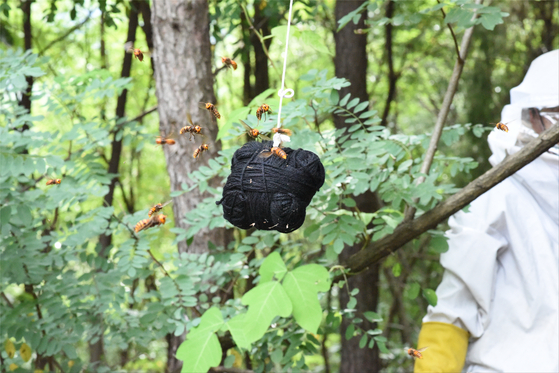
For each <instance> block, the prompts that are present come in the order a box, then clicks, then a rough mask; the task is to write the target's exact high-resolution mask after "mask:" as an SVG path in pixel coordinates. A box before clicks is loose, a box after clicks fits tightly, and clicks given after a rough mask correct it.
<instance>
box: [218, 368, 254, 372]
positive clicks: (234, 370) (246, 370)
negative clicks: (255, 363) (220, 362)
mask: <svg viewBox="0 0 559 373" xmlns="http://www.w3.org/2000/svg"><path fill="white" fill-rule="evenodd" d="M210 372H212V373H213V372H215V373H218V372H219V373H254V371H253V370H249V369H241V368H225V367H213V368H210Z"/></svg>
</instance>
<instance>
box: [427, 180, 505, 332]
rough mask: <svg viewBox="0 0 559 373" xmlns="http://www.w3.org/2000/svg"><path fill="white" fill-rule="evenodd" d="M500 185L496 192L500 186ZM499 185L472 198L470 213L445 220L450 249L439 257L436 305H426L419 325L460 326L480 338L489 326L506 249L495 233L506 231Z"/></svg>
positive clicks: (503, 240) (501, 186)
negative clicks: (440, 267)
mask: <svg viewBox="0 0 559 373" xmlns="http://www.w3.org/2000/svg"><path fill="white" fill-rule="evenodd" d="M499 186H500V187H499ZM503 187H505V186H504V185H503V184H500V185H498V186H497V187H495V188H494V189H492V190H491V191H489V192H488V193H486V194H484V195H482V196H480V197H479V198H478V199H476V200H475V201H474V202H473V203H472V205H471V207H470V212H468V213H465V212H462V211H461V212H458V213H457V214H455V215H454V216H453V217H451V218H450V219H449V225H450V228H451V229H450V230H449V231H448V232H447V233H446V235H447V237H448V243H449V250H448V251H447V252H446V253H444V254H442V255H441V264H442V265H443V267H444V268H445V272H444V275H443V280H442V282H441V284H440V285H439V287H438V288H437V297H438V302H437V305H436V306H434V307H432V306H429V308H428V309H427V315H426V316H425V317H424V319H423V322H429V321H438V322H444V323H448V324H452V325H455V326H458V327H460V328H462V329H465V330H466V331H468V332H469V333H470V334H471V335H472V336H473V337H479V336H481V334H483V331H484V329H485V328H486V327H487V324H488V322H489V319H488V314H489V310H490V307H491V301H492V298H493V295H494V288H495V276H496V273H497V266H498V262H497V260H498V256H499V254H501V253H502V251H503V250H505V249H506V247H507V240H506V239H505V238H504V237H503V236H502V235H501V234H500V233H499V232H502V231H503V229H505V230H506V219H505V212H504V210H505V209H504V208H503V207H504V206H501V203H504V201H503V199H502V198H500V196H499V193H500V191H499V190H501V192H502V191H503V190H502V189H503Z"/></svg>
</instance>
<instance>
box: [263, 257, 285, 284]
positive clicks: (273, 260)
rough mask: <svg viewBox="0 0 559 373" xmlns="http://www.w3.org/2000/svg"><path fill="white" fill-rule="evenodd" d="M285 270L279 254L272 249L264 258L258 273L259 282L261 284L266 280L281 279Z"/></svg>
mask: <svg viewBox="0 0 559 373" xmlns="http://www.w3.org/2000/svg"><path fill="white" fill-rule="evenodd" d="M286 272H287V267H286V266H285V263H284V262H283V260H282V259H281V256H280V254H279V253H278V252H277V251H274V252H273V253H271V254H270V255H268V256H267V257H266V259H264V261H263V262H262V265H261V266H260V269H259V270H258V273H259V274H260V283H261V284H263V283H265V282H268V281H272V279H273V278H274V276H275V278H276V279H277V280H278V281H281V279H282V278H283V276H284V275H285V273H286Z"/></svg>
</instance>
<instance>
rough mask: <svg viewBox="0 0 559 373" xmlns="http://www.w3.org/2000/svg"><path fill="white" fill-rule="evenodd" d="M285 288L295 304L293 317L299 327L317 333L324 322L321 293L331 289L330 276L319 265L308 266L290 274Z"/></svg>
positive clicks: (286, 279)
mask: <svg viewBox="0 0 559 373" xmlns="http://www.w3.org/2000/svg"><path fill="white" fill-rule="evenodd" d="M283 288H284V289H285V292H286V293H287V295H288V296H289V299H291V303H292V304H293V317H294V318H295V321H297V323H298V324H299V325H301V326H302V327H303V328H304V329H305V330H308V331H309V332H311V333H316V332H317V330H318V327H319V326H320V323H321V321H322V308H321V307H320V302H319V301H318V294H317V293H318V292H319V291H321V292H322V291H328V290H329V289H330V275H329V273H328V271H327V270H326V268H324V267H323V266H321V265H318V264H307V265H304V266H301V267H298V268H296V269H294V270H293V271H291V272H288V273H287V274H286V275H285V278H284V280H283Z"/></svg>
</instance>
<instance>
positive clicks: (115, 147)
mask: <svg viewBox="0 0 559 373" xmlns="http://www.w3.org/2000/svg"><path fill="white" fill-rule="evenodd" d="M131 5H132V6H131V9H130V14H129V15H128V35H127V39H126V40H127V41H132V42H134V41H135V40H136V29H137V27H138V6H139V2H138V1H133V2H131ZM131 68H132V54H131V53H126V52H124V60H123V61H122V70H121V73H120V76H121V78H127V77H129V76H130V69H131ZM127 96H128V90H127V89H124V90H123V91H122V93H121V94H120V95H119V96H118V99H117V104H116V112H115V114H116V117H117V118H122V117H124V116H125V115H126V99H127ZM116 136H117V134H116V133H115V134H113V140H112V142H111V158H110V159H109V169H108V172H109V174H112V175H116V174H118V166H119V164H120V156H121V154H122V139H121V140H117V139H116ZM117 182H118V180H117V177H113V179H112V180H111V183H110V184H109V191H108V193H107V194H106V195H105V197H104V198H103V203H104V205H105V206H112V205H113V199H114V192H115V188H116V184H117ZM112 239H113V236H112V234H102V235H101V236H99V252H98V255H100V256H106V255H108V252H107V251H108V249H109V247H110V246H111V243H112ZM98 322H99V324H101V325H103V316H102V315H99V316H98ZM103 332H104V330H103V328H101V332H100V334H99V339H98V340H97V342H95V343H90V344H89V354H90V359H89V361H90V363H91V364H97V365H96V367H98V366H99V365H98V364H99V363H100V362H102V361H103V360H105V357H104V355H105V351H104V344H103Z"/></svg>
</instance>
